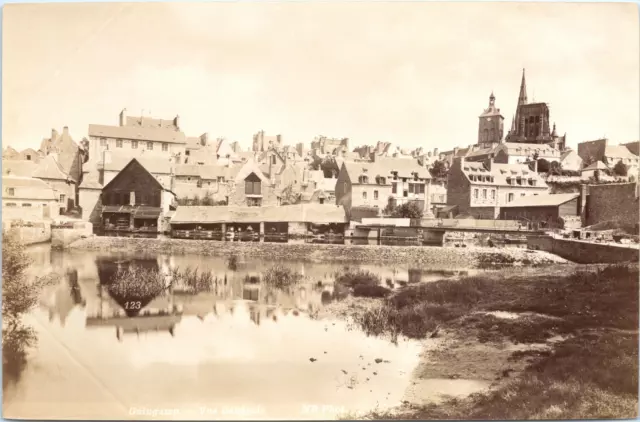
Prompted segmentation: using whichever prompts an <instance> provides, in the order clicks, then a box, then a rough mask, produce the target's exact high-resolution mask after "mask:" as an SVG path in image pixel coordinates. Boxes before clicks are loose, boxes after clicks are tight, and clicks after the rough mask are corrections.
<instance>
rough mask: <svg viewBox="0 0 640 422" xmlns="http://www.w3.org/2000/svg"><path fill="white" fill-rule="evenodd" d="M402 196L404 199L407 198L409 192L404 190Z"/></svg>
mask: <svg viewBox="0 0 640 422" xmlns="http://www.w3.org/2000/svg"><path fill="white" fill-rule="evenodd" d="M402 196H404V197H405V198H406V197H407V196H409V192H408V191H406V190H405V191H404V192H402Z"/></svg>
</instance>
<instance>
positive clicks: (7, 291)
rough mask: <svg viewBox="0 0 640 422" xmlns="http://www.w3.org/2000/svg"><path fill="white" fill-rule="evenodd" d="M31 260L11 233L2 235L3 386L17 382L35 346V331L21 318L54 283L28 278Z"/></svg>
mask: <svg viewBox="0 0 640 422" xmlns="http://www.w3.org/2000/svg"><path fill="white" fill-rule="evenodd" d="M30 265H31V259H30V258H29V256H28V255H27V253H26V250H25V246H24V245H23V244H22V243H21V242H20V240H19V239H18V238H17V237H16V236H15V235H14V234H13V233H11V232H4V233H3V235H2V374H3V377H2V384H3V387H6V386H7V385H8V384H10V383H12V382H15V381H17V379H18V378H19V376H20V374H21V373H22V371H23V370H24V367H25V365H26V363H27V353H28V351H29V349H31V348H33V347H34V346H35V345H36V344H37V340H38V339H37V336H36V333H35V331H34V330H33V329H32V328H31V327H29V326H28V325H26V324H25V323H24V322H23V317H24V315H25V314H26V313H28V312H29V311H30V310H31V309H32V308H33V307H34V306H35V305H36V304H37V302H38V299H39V297H40V294H41V292H42V289H43V288H45V287H46V286H47V285H50V284H53V283H54V282H55V281H56V277H55V276H54V275H51V276H47V277H36V278H33V279H30V278H29V277H27V274H26V271H27V268H28V267H29V266H30Z"/></svg>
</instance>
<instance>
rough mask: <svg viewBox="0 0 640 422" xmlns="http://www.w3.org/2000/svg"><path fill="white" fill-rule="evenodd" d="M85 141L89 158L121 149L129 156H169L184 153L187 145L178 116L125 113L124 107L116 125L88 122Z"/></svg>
mask: <svg viewBox="0 0 640 422" xmlns="http://www.w3.org/2000/svg"><path fill="white" fill-rule="evenodd" d="M89 140H90V147H89V148H90V153H89V156H90V157H101V156H102V153H103V152H104V151H105V150H109V151H117V152H120V151H122V152H124V153H126V154H127V155H128V156H129V157H138V156H140V155H142V154H146V155H157V156H166V157H171V156H175V155H185V151H186V144H187V139H186V136H185V134H184V132H182V131H181V130H180V117H179V116H176V117H175V118H173V119H169V120H164V119H156V118H151V117H144V116H140V117H137V116H127V115H126V109H125V110H122V112H120V118H119V124H118V125H117V126H109V125H96V124H90V125H89Z"/></svg>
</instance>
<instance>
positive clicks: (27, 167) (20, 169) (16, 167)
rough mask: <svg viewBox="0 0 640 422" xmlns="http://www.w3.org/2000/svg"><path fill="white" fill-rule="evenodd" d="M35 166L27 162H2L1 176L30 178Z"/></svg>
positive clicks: (31, 162)
mask: <svg viewBox="0 0 640 422" xmlns="http://www.w3.org/2000/svg"><path fill="white" fill-rule="evenodd" d="M36 167H37V164H36V163H35V162H33V161H29V160H2V174H3V175H11V176H22V177H31V176H32V175H33V172H34V171H35V170H36Z"/></svg>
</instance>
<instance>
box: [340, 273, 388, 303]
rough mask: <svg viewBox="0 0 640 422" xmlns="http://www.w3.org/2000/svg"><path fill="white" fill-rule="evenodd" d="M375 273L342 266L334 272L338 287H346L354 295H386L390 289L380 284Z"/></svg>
mask: <svg viewBox="0 0 640 422" xmlns="http://www.w3.org/2000/svg"><path fill="white" fill-rule="evenodd" d="M380 281H381V280H380V277H379V276H378V275H377V274H374V273H372V272H371V271H368V270H363V269H360V268H353V267H344V268H343V269H342V271H338V272H337V273H336V274H335V283H336V286H338V288H343V289H348V290H349V291H350V292H351V293H352V294H353V296H355V297H386V296H388V295H389V294H390V293H391V290H390V289H388V288H386V287H384V286H382V285H381V283H380Z"/></svg>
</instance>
